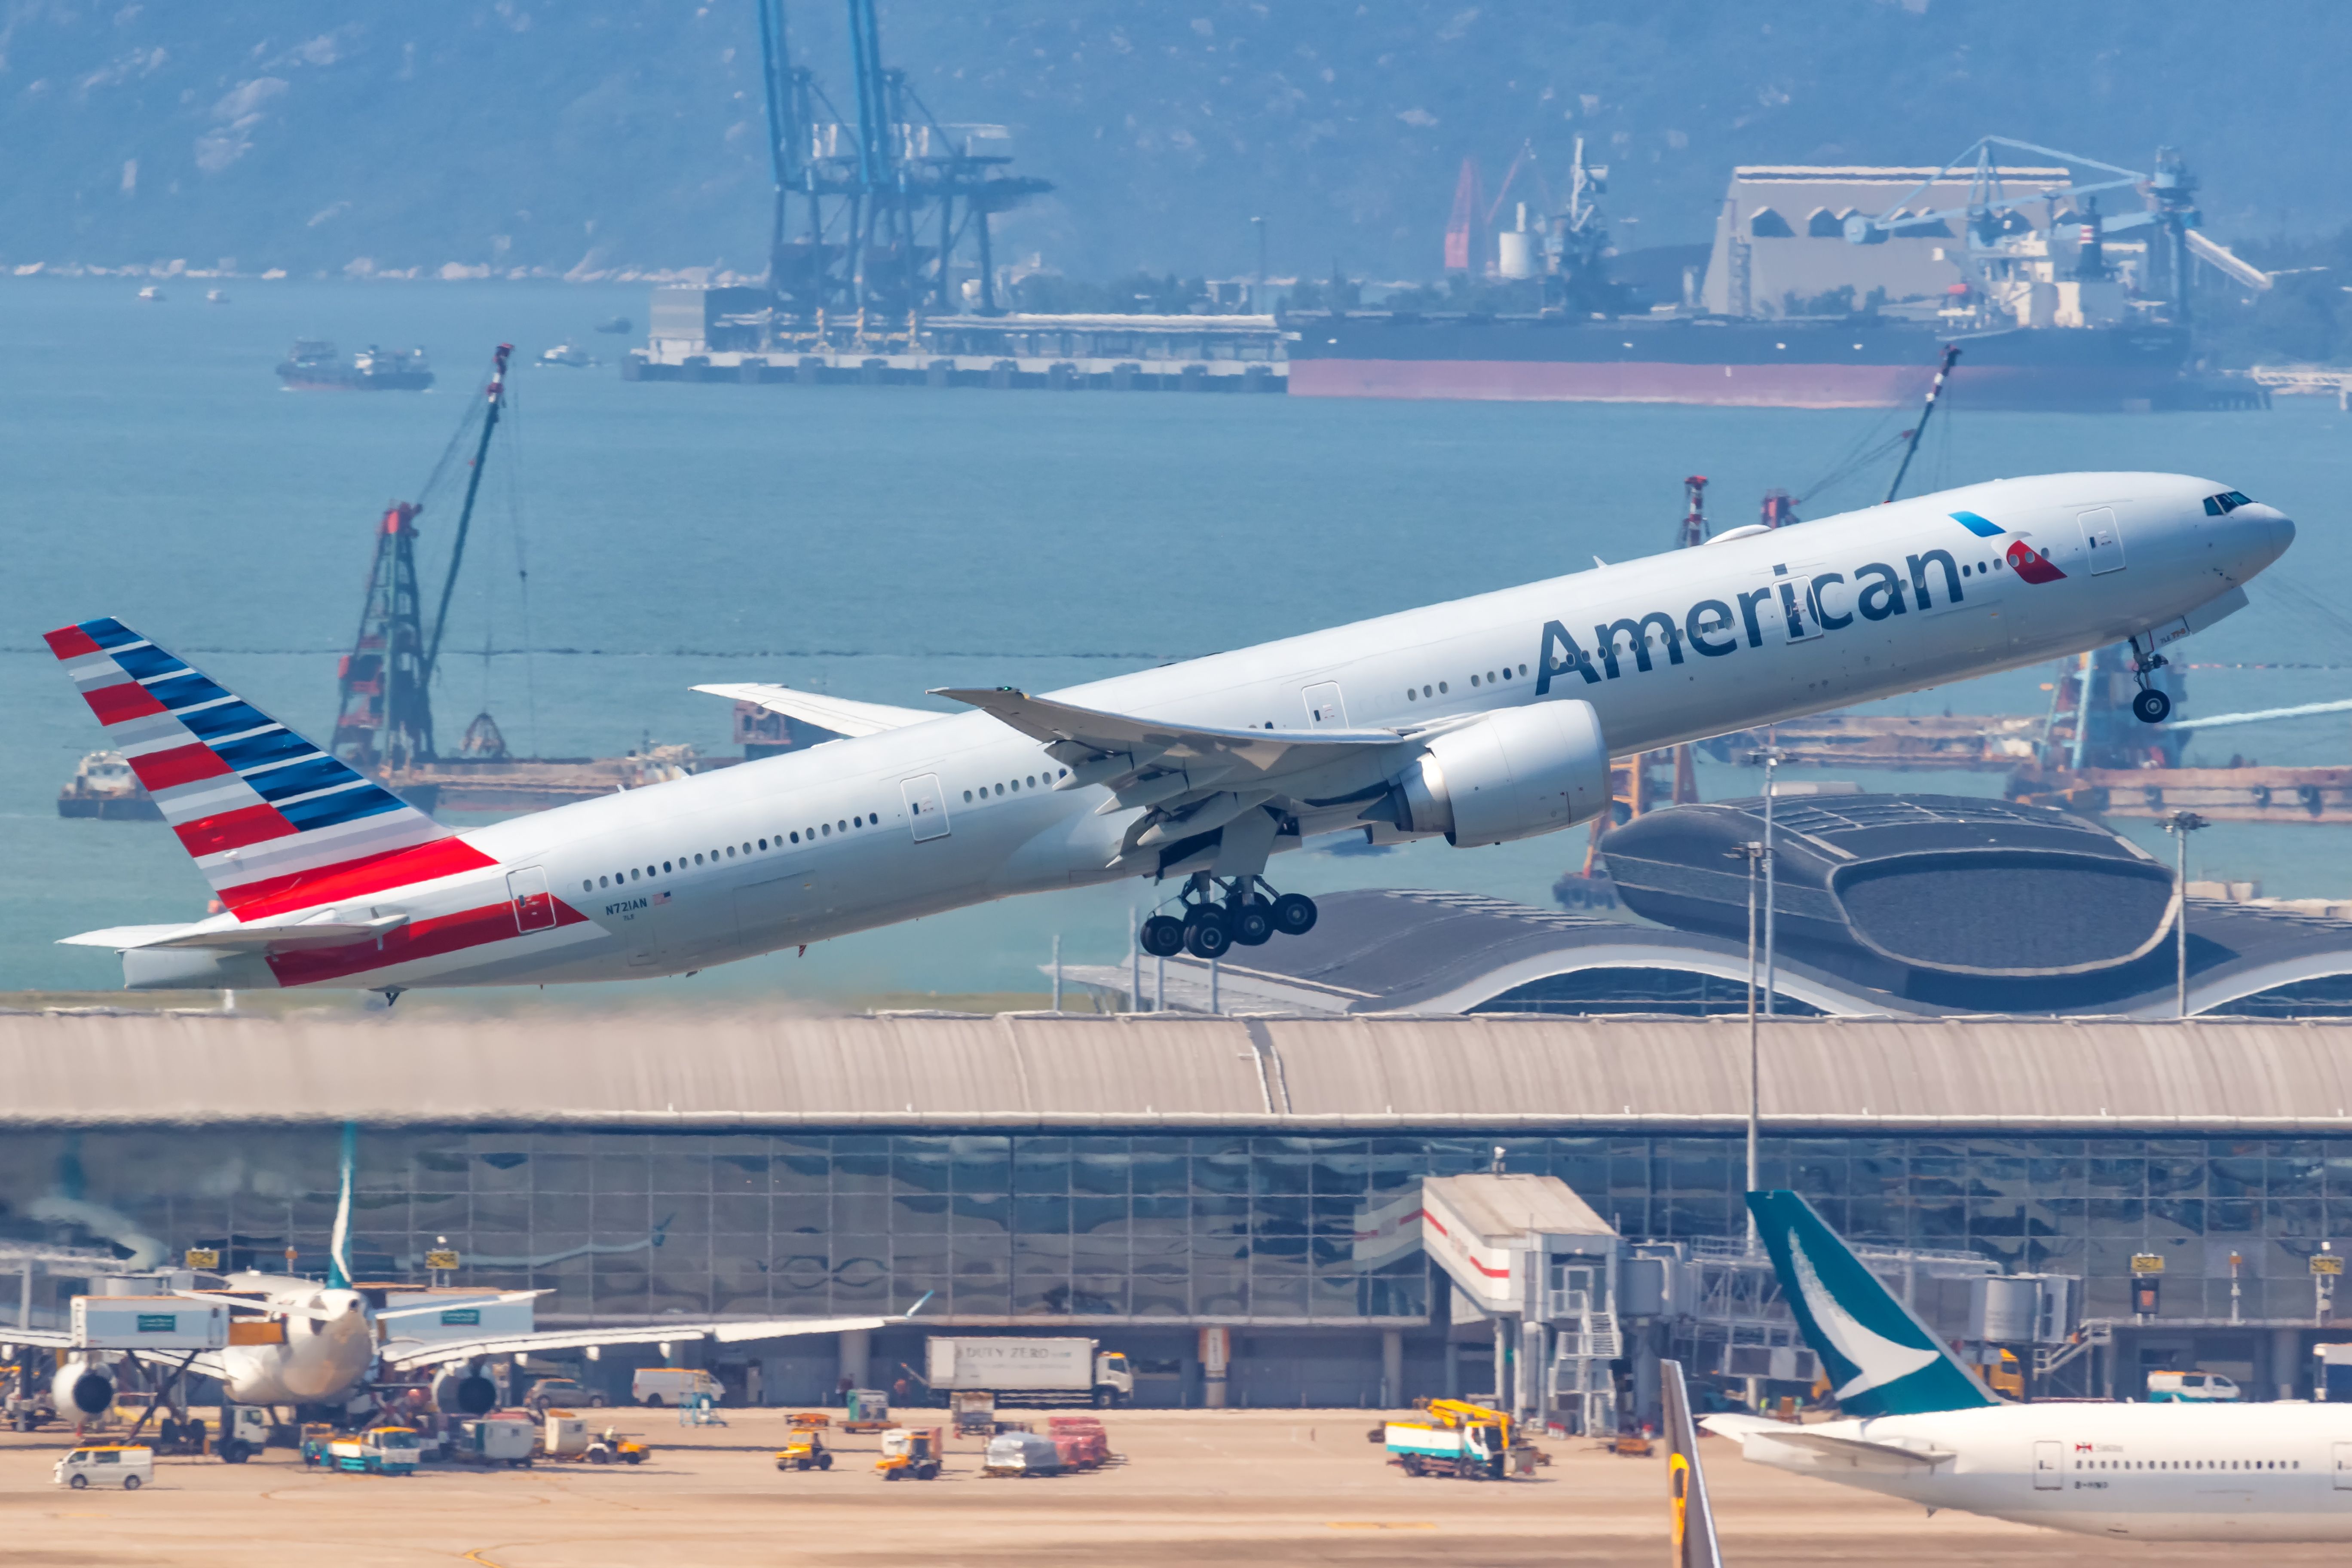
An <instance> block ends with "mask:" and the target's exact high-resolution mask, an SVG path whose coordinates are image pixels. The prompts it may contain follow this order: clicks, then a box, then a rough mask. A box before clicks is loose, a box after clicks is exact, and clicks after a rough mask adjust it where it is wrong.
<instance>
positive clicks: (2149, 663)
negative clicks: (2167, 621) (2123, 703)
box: [2131, 637, 2172, 724]
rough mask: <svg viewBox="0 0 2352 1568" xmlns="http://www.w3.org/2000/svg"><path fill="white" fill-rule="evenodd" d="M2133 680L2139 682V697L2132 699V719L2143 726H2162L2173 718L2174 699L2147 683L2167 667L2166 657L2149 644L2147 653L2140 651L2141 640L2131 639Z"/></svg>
mask: <svg viewBox="0 0 2352 1568" xmlns="http://www.w3.org/2000/svg"><path fill="white" fill-rule="evenodd" d="M2131 650H2132V679H2134V680H2137V681H2138V682H2139V695H2138V696H2137V697H2135V698H2133V699H2132V705H2131V707H2132V717H2133V718H2135V719H2137V720H2138V721H2140V722H2141V723H2143V724H2161V723H2163V722H2164V721H2165V720H2167V719H2168V718H2170V717H2171V716H2172V699H2171V698H2169V697H2167V696H2166V695H2165V694H2164V693H2163V692H2162V691H2161V690H2159V689H2158V688H2156V687H2153V686H2150V685H2149V684H2148V683H2147V678H2148V677H2149V676H2151V675H2153V674H2155V673H2156V672H2157V671H2158V670H2159V669H2162V668H2164V667H2165V664H2166V662H2167V660H2166V659H2165V657H2164V656H2163V655H2162V654H2160V653H2158V652H2157V651H2156V647H2155V645H2154V644H2153V643H2151V644H2149V646H2148V650H2147V652H2146V653H2142V652H2141V651H2140V647H2139V638H2137V637H2134V638H2132V639H2131Z"/></svg>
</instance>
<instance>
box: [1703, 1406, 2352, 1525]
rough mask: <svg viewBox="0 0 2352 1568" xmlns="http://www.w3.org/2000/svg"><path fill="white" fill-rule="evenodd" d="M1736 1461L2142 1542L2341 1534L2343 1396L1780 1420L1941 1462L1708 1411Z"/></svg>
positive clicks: (2348, 1462)
mask: <svg viewBox="0 0 2352 1568" xmlns="http://www.w3.org/2000/svg"><path fill="white" fill-rule="evenodd" d="M1707 1425H1709V1426H1713V1427H1716V1428H1717V1430H1726V1431H1732V1432H1736V1434H1737V1435H1738V1436H1739V1437H1740V1438H1741V1440H1742V1443H1743V1446H1744V1454H1745V1457H1746V1458H1748V1459H1750V1460H1753V1461H1756V1462H1759V1463H1761V1464H1768V1465H1771V1466H1773V1467H1775V1468H1780V1469H1785V1470H1793V1471H1795V1472H1796V1473H1798V1474H1800V1475H1810V1476H1818V1477H1820V1478H1822V1479H1824V1480H1832V1481H1836V1482H1838V1483H1839V1484H1841V1485H1843V1486H1850V1487H1860V1488H1862V1489H1864V1490H1867V1491H1874V1492H1882V1493H1884V1494H1885V1495H1886V1496H1888V1497H1896V1498H1902V1499H1905V1500H1908V1501H1911V1502H1916V1503H1919V1504H1921V1505H1923V1506H1924V1507H1927V1508H1928V1509H1945V1508H1948V1509H1958V1510H1964V1511H1966V1512H1969V1513H1981V1514H1989V1515H1991V1516H1992V1517H1994V1518H1996V1519H2007V1520H2014V1521H2017V1522H2018V1523H2021V1524H2039V1525H2044V1526H2047V1527H2049V1528H2050V1529H2053V1530H2068V1531H2078V1532H2080V1533H2083V1534H2085V1535H2116V1536H2129V1537H2131V1538H2133V1539H2135V1540H2141V1541H2236V1542H2252V1541H2352V1405H2221V1404H2215V1405H2107V1404H2087V1403H2086V1404H2072V1403H2066V1402H2053V1403H2048V1404H2040V1405H1995V1406H1991V1407H1989V1408H1984V1409H1977V1410H1951V1411H1944V1412H1941V1413H1937V1414H1933V1415H1882V1416H1877V1417H1874V1418H1872V1419H1868V1420H1847V1421H1829V1422H1823V1423H1820V1424H1818V1425H1811V1426H1801V1427H1793V1428H1782V1429H1783V1430H1790V1431H1797V1432H1802V1433H1807V1434H1812V1435H1817V1436H1823V1437H1843V1438H1849V1439H1852V1440H1853V1441H1855V1442H1857V1443H1867V1444H1873V1445H1885V1446H1888V1447H1901V1448H1908V1449H1912V1450H1914V1451H1915V1452H1918V1453H1922V1454H1938V1453H1940V1454H1946V1455H1948V1456H1949V1458H1943V1459H1940V1460H1938V1461H1937V1462H1935V1463H1934V1464H1932V1465H1916V1466H1913V1465H1906V1464H1904V1463H1903V1462H1902V1461H1901V1460H1899V1459H1893V1458H1872V1457H1869V1456H1867V1455H1857V1456H1854V1457H1846V1456H1843V1455H1837V1454H1832V1453H1824V1452H1822V1451H1821V1450H1819V1449H1816V1448H1810V1447H1799V1446H1797V1445H1794V1444H1790V1443H1784V1442H1778V1441H1775V1440H1774V1436H1773V1432H1772V1428H1773V1427H1774V1426H1775V1425H1776V1424H1775V1423H1771V1422H1768V1421H1764V1420H1761V1419H1741V1420H1738V1421H1737V1423H1736V1425H1735V1424H1733V1423H1728V1422H1726V1420H1725V1418H1724V1417H1720V1416H1713V1417H1709V1418H1708V1422H1707Z"/></svg>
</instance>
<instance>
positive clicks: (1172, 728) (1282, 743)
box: [931, 686, 1403, 784]
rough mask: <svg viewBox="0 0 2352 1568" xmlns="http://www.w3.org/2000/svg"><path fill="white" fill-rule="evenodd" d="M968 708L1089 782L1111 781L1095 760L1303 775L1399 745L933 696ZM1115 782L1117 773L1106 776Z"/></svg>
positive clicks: (1349, 734) (1061, 705)
mask: <svg viewBox="0 0 2352 1568" xmlns="http://www.w3.org/2000/svg"><path fill="white" fill-rule="evenodd" d="M931 695H932V696H934V697H945V698H948V699H950V700H952V701H956V702H963V703H969V704H970V705H971V706H972V707H974V708H977V709H979V710H982V712H984V713H989V714H992V715H993V716H994V717H995V718H997V719H998V720H1000V721H1003V723H1004V724H1006V725H1008V726H1010V727H1011V728H1013V729H1015V730H1018V731H1021V732H1022V733H1023V734H1024V735H1029V736H1033V737H1034V738H1035V739H1037V740H1040V741H1044V742H1046V743H1047V744H1046V749H1047V750H1048V751H1051V752H1054V754H1055V757H1057V758H1059V759H1060V760H1061V761H1063V762H1065V763H1072V764H1073V766H1074V772H1078V771H1082V772H1084V773H1086V774H1087V775H1088V776H1087V778H1086V781H1085V782H1087V783H1089V784H1096V783H1103V782H1107V778H1106V775H1105V774H1103V773H1101V772H1100V771H1098V770H1097V769H1095V768H1083V769H1079V768H1078V767H1077V764H1080V763H1084V762H1086V761H1087V760H1088V759H1089V758H1090V757H1109V758H1114V759H1116V758H1119V757H1125V758H1128V759H1129V760H1131V761H1132V762H1133V763H1134V764H1135V766H1134V768H1133V769H1132V770H1130V771H1141V770H1142V769H1143V768H1145V767H1149V766H1152V765H1155V764H1156V765H1158V766H1160V767H1164V768H1173V767H1183V766H1186V765H1187V764H1197V763H1213V764H1215V765H1216V766H1217V769H1218V771H1219V772H1220V773H1225V774H1232V773H1244V774H1255V775H1256V776H1257V777H1259V778H1265V777H1267V776H1269V775H1271V774H1275V773H1297V772H1300V771H1302V770H1304V769H1306V768H1310V767H1314V766H1316V765H1318V764H1319V763H1327V762H1333V761H1336V760H1338V758H1339V757H1340V756H1341V755H1343V754H1345V753H1347V752H1351V751H1360V750H1362V749H1363V748H1365V747H1367V746H1393V745H1395V744H1396V743H1397V742H1399V741H1400V740H1402V738H1403V736H1402V732H1400V731H1395V730H1340V729H1329V730H1271V729H1268V730H1227V729H1220V728H1217V727H1214V726H1212V725H1204V724H1171V723H1169V722H1167V721H1164V720H1159V719H1146V718H1139V717H1137V716H1135V715H1133V714H1129V713H1104V712H1100V711H1098V710H1095V709H1092V708H1076V707H1073V706H1071V705H1070V704H1069V703H1066V702H1055V701H1053V700H1050V699H1047V698H1043V697H1032V696H1030V695H1029V694H1028V693H1027V692H1025V691H1016V690H1014V689H1013V688H1011V687H1009V686H1008V687H998V688H995V689H990V690H967V689H941V690H937V691H934V692H932V693H931ZM1108 776H1109V777H1116V776H1117V775H1116V774H1112V775H1108Z"/></svg>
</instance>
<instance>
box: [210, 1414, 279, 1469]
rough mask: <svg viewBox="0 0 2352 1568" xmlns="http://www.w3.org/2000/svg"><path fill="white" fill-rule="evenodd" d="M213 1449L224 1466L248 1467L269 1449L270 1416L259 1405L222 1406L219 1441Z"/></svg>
mask: <svg viewBox="0 0 2352 1568" xmlns="http://www.w3.org/2000/svg"><path fill="white" fill-rule="evenodd" d="M213 1447H214V1451H215V1453H217V1454H219V1455H220V1457H221V1459H222V1462H223V1463H225V1464H231V1465H241V1464H243V1463H245V1462H246V1460H247V1459H249V1458H253V1456H254V1455H256V1454H258V1453H259V1452H261V1450H262V1449H264V1448H266V1447H269V1412H268V1411H267V1410H264V1409H262V1408H261V1407H260V1406H259V1405H222V1406H221V1420H220V1441H219V1442H218V1443H216V1444H215V1445H214V1446H213Z"/></svg>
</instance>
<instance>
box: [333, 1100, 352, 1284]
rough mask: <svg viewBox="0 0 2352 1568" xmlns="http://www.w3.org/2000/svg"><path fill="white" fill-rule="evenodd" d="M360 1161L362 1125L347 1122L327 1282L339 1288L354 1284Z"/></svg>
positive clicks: (339, 1163)
mask: <svg viewBox="0 0 2352 1568" xmlns="http://www.w3.org/2000/svg"><path fill="white" fill-rule="evenodd" d="M358 1163H360V1124H359V1123H358V1122H356V1121H346V1122H344V1123H343V1151H342V1158H341V1160H340V1161H338V1162H337V1164H338V1165H339V1166H340V1167H341V1172H342V1191H341V1195H340V1196H339V1197H337V1198H336V1200H335V1229H334V1233H333V1234H332V1235H331V1237H328V1240H327V1284H328V1286H329V1288H330V1289H336V1290H348V1289H351V1284H352V1168H353V1167H354V1166H356V1165H357V1164H358Z"/></svg>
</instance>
